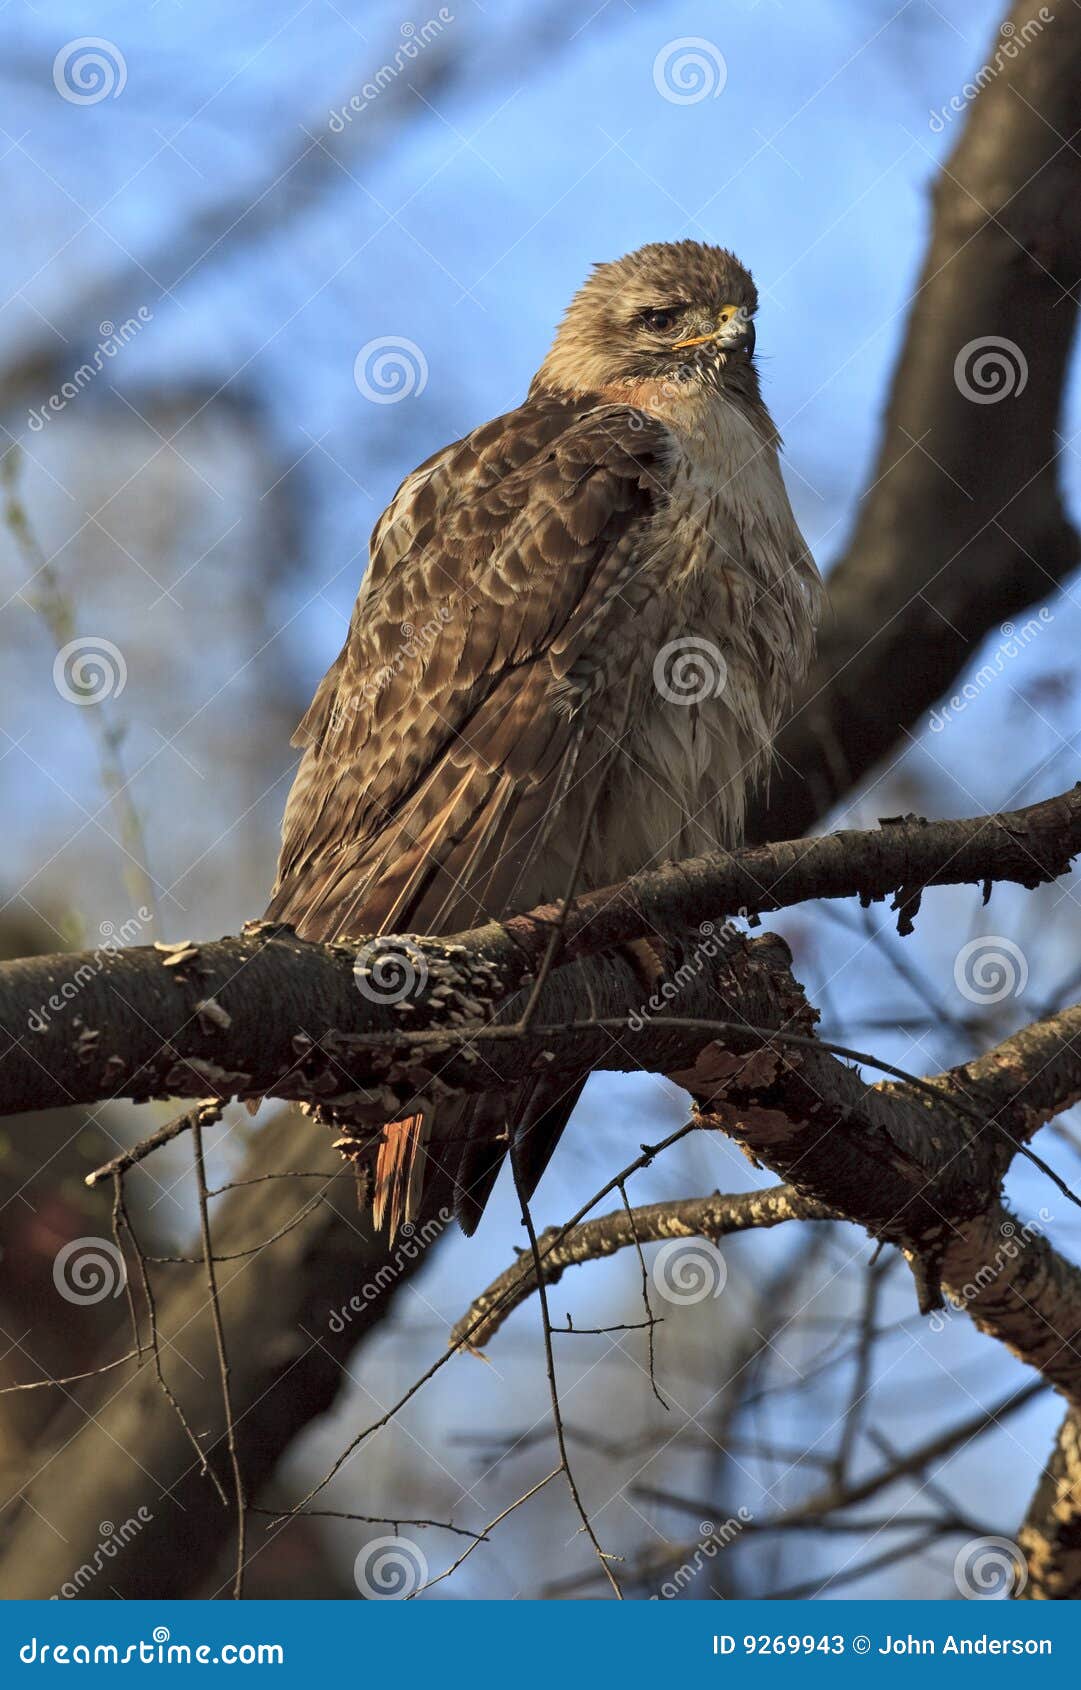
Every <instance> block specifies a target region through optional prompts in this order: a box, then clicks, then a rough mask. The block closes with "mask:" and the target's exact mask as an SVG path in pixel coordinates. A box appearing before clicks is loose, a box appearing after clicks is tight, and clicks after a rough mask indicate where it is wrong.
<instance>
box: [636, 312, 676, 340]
mask: <svg viewBox="0 0 1081 1690" xmlns="http://www.w3.org/2000/svg"><path fill="white" fill-rule="evenodd" d="M678 315H679V312H678V309H677V308H676V307H675V306H668V307H665V306H656V307H653V308H651V309H650V310H648V311H643V312H642V322H643V324H644V325H645V327H646V328H647V329H653V330H655V331H656V332H657V333H658V334H659V333H661V332H662V331H663V330H664V329H670V328H671V327H672V324H673V323H674V322H675V320H676V318H677V316H678Z"/></svg>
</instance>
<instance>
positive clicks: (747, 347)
mask: <svg viewBox="0 0 1081 1690" xmlns="http://www.w3.org/2000/svg"><path fill="white" fill-rule="evenodd" d="M711 341H719V342H720V344H721V346H722V347H723V348H725V349H726V350H727V349H728V348H732V349H733V350H738V349H742V350H743V351H745V352H746V353H747V355H748V357H749V356H750V354H751V353H752V352H753V351H754V324H753V323H752V321H751V319H750V316H749V315H748V312H747V307H746V306H745V305H724V306H722V307H721V309H720V311H718V313H717V327H716V328H715V329H713V330H712V331H711V333H709V334H697V335H692V336H691V338H690V339H689V340H676V341H673V342H672V351H673V352H679V351H681V350H682V349H683V348H684V347H685V346H705V345H707V344H708V343H709V342H711Z"/></svg>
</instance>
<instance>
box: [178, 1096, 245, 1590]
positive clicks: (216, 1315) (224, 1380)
mask: <svg viewBox="0 0 1081 1690" xmlns="http://www.w3.org/2000/svg"><path fill="white" fill-rule="evenodd" d="M191 1136H192V1145H193V1149H194V1154H195V1175H196V1182H197V1186H198V1196H199V1231H200V1234H201V1236H202V1240H203V1260H204V1262H205V1264H206V1282H207V1289H208V1291H209V1292H210V1314H211V1319H212V1320H213V1323H214V1342H215V1344H216V1346H217V1351H218V1370H219V1372H220V1375H221V1399H222V1407H223V1409H224V1410H225V1441H226V1444H227V1446H228V1450H229V1461H230V1465H231V1466H232V1469H233V1485H234V1493H235V1497H236V1574H235V1576H234V1579H233V1597H234V1599H235V1600H236V1601H239V1600H240V1598H241V1597H242V1596H243V1594H244V1550H245V1539H246V1520H247V1514H246V1503H245V1499H244V1480H243V1477H242V1475H241V1471H240V1455H239V1452H238V1449H237V1441H236V1424H235V1422H234V1420H233V1403H232V1393H231V1391H230V1389H229V1357H228V1353H227V1351H226V1348H225V1329H224V1326H223V1324H222V1318H221V1303H220V1301H219V1298H218V1280H217V1274H216V1273H215V1271H214V1250H213V1246H212V1244H211V1238H210V1209H209V1205H208V1202H207V1183H206V1162H205V1159H204V1156H203V1124H202V1121H201V1120H195V1121H193V1123H192V1132H191Z"/></svg>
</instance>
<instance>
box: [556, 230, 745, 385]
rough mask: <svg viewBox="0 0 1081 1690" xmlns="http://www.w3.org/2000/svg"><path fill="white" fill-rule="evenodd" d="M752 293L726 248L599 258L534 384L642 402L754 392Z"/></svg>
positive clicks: (681, 247)
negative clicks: (606, 260)
mask: <svg viewBox="0 0 1081 1690" xmlns="http://www.w3.org/2000/svg"><path fill="white" fill-rule="evenodd" d="M757 306H758V293H757V290H756V288H755V285H754V282H753V281H752V280H751V276H750V272H749V271H747V270H745V269H744V268H743V265H742V264H741V263H740V262H739V260H738V259H737V258H735V257H733V255H732V253H730V252H726V251H725V249H724V248H723V247H719V246H706V245H704V244H703V243H702V242H701V241H671V242H658V243H655V244H654V245H651V246H643V247H640V248H639V249H638V251H637V252H631V253H628V254H627V256H626V257H625V258H619V259H616V260H615V262H614V263H611V264H597V265H595V266H594V268H593V273H592V274H591V276H590V277H589V280H588V281H587V282H586V283H585V284H584V286H583V287H581V288H580V289H579V290H578V292H577V293H576V294H575V296H574V298H573V299H572V300H571V303H570V305H569V307H568V309H567V313H566V315H565V317H564V318H563V321H562V323H561V324H560V326H559V331H558V333H557V334H556V338H555V341H554V343H553V345H552V349H551V351H550V352H549V354H548V356H547V358H546V359H545V360H544V363H543V364H542V365H541V368H540V370H539V371H538V373H537V377H536V381H535V383H534V391H536V390H538V389H540V390H545V391H549V392H551V391H555V392H563V393H603V394H604V395H605V397H606V398H611V399H626V400H627V401H628V402H629V403H632V404H642V405H644V406H645V408H646V409H652V408H654V403H651V401H654V402H655V404H656V407H657V408H660V409H666V408H667V407H668V405H669V404H671V403H673V402H675V403H678V402H679V400H680V399H687V398H692V399H693V398H695V397H698V396H699V395H701V394H702V393H704V392H714V393H716V392H720V393H724V392H725V391H726V390H727V391H728V392H730V394H731V396H732V397H736V396H737V395H739V396H743V397H746V398H757V396H758V383H757V377H756V375H755V371H754V365H753V363H752V356H753V353H754V320H753V319H754V312H755V310H756V309H757Z"/></svg>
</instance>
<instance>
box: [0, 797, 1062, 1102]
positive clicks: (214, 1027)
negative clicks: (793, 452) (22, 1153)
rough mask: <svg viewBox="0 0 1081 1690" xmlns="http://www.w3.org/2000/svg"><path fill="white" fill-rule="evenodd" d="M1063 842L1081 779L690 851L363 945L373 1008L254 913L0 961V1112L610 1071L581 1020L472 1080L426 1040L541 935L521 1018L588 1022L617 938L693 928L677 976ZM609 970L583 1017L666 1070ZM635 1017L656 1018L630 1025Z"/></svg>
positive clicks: (491, 994) (473, 1017)
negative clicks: (750, 936)
mask: <svg viewBox="0 0 1081 1690" xmlns="http://www.w3.org/2000/svg"><path fill="white" fill-rule="evenodd" d="M1079 848H1081V787H1078V788H1075V789H1074V790H1072V791H1070V792H1067V793H1064V794H1062V795H1061V796H1060V797H1057V798H1053V799H1048V800H1047V801H1045V802H1044V803H1041V804H1035V805H1031V806H1029V807H1028V808H1026V809H1023V810H1017V811H1013V812H1009V813H1005V814H1003V815H999V816H987V817H975V818H967V819H964V820H959V821H941V822H922V821H920V820H918V819H915V820H908V821H904V822H898V823H895V824H891V825H889V826H885V827H882V828H879V829H871V830H867V831H864V832H855V831H850V832H845V833H840V834H833V835H830V834H827V835H825V836H824V837H822V838H820V839H810V840H793V841H788V842H783V843H780V844H775V845H769V846H761V847H758V848H748V849H746V850H740V851H733V852H729V853H725V854H724V855H719V856H716V857H708V858H706V857H703V858H697V859H692V860H691V861H689V862H685V863H678V864H673V865H671V866H669V867H666V868H662V869H658V870H655V871H653V872H651V873H648V874H641V875H637V876H635V877H634V878H633V879H631V880H628V881H626V882H624V883H623V884H622V885H621V886H619V887H607V888H605V889H604V890H602V891H599V892H593V893H589V894H586V895H584V896H583V897H582V898H580V899H579V900H577V902H576V904H575V907H574V908H573V910H571V911H570V912H569V913H568V914H567V915H566V917H565V919H563V920H561V912H560V911H559V910H558V909H556V908H555V907H554V906H552V907H549V908H543V909H540V910H535V911H533V912H531V913H530V914H528V915H522V916H515V917H512V918H510V919H509V920H508V921H507V922H505V923H503V924H500V923H497V922H490V923H488V924H487V925H486V926H484V927H480V928H475V929H474V930H473V931H472V932H470V933H464V934H460V935H458V936H456V937H455V938H452V939H438V940H437V939H431V938H425V937H422V936H412V937H410V938H408V939H402V938H398V939H394V938H387V939H384V940H380V941H377V942H375V948H372V947H371V946H365V947H364V955H365V958H366V959H367V962H369V963H371V964H372V965H373V966H376V967H378V965H379V960H380V958H383V959H384V960H386V961H387V962H388V963H389V964H391V965H399V966H400V970H401V975H400V978H401V981H402V982H403V983H404V985H405V986H406V988H407V989H406V990H405V991H404V992H403V993H402V994H401V996H400V999H399V1001H396V1002H387V1003H384V1002H378V1001H373V1000H375V999H376V998H378V997H380V996H381V995H383V996H386V995H388V994H384V993H382V991H381V987H380V985H379V983H378V981H376V983H375V985H374V986H371V987H370V988H369V989H368V991H367V992H365V990H364V989H358V980H357V977H356V976H355V974H354V965H355V963H356V961H357V955H358V948H357V946H355V945H354V946H341V945H339V946H319V945H312V944H309V943H307V942H305V941H303V940H300V939H298V938H296V936H295V935H294V934H293V933H291V932H290V930H289V929H287V928H279V927H270V926H263V925H259V924H256V925H255V926H254V927H253V928H251V929H250V930H248V931H246V932H245V933H244V934H242V935H240V936H239V937H235V938H228V939H222V940H217V941H215V942H213V943H209V944H194V943H192V944H188V945H186V946H184V947H182V948H172V949H167V950H161V949H158V948H157V947H155V946H133V947H131V948H130V949H128V950H124V951H117V952H113V953H110V954H103V953H101V952H95V953H88V954H86V955H83V956H75V957H73V956H67V955H61V956H53V957H41V958H32V959H29V960H26V961H20V962H11V963H6V964H4V965H3V966H2V967H0V1029H2V1030H3V1033H4V1036H5V1039H6V1046H7V1048H6V1050H5V1052H4V1056H3V1060H2V1062H0V1113H11V1112H14V1111H16V1110H21V1109H32V1108H39V1109H40V1108H47V1107H51V1106H54V1105H58V1104H63V1105H70V1104H72V1103H91V1102H97V1101H100V1100H102V1099H105V1098H116V1097H126V1098H133V1099H135V1100H136V1101H145V1100H146V1099H148V1098H152V1097H205V1096H208V1095H218V1096H221V1097H231V1096H242V1097H244V1096H250V1097H258V1096H263V1095H271V1096H278V1097H286V1098H295V1099H304V1100H308V1101H314V1102H316V1103H322V1104H324V1105H326V1106H331V1105H334V1106H337V1107H345V1106H346V1105H348V1106H349V1107H350V1109H351V1110H352V1111H353V1112H354V1113H360V1114H364V1115H368V1116H371V1117H372V1118H373V1119H379V1118H380V1117H382V1118H384V1119H385V1118H386V1115H385V1110H386V1109H387V1108H388V1107H389V1108H391V1109H393V1108H394V1107H396V1106H398V1105H399V1104H401V1103H403V1102H408V1101H409V1099H410V1098H411V1097H412V1095H413V1093H414V1091H415V1090H417V1089H423V1087H424V1086H425V1084H426V1083H428V1081H429V1080H430V1077H431V1069H432V1068H433V1067H434V1068H438V1070H439V1075H440V1080H441V1082H442V1083H443V1084H445V1085H451V1086H454V1087H457V1088H459V1089H464V1090H476V1089H488V1087H489V1086H490V1085H491V1083H492V1080H493V1073H492V1072H491V1071H490V1070H489V1067H488V1066H487V1064H491V1065H492V1066H493V1068H494V1070H495V1077H496V1078H498V1076H499V1075H500V1074H502V1075H503V1077H504V1079H505V1083H507V1084H510V1083H511V1082H512V1081H513V1079H515V1078H518V1077H520V1076H521V1074H522V1073H523V1072H527V1071H528V1069H529V1067H530V1066H531V1065H534V1064H538V1063H541V1062H548V1061H550V1060H551V1058H550V1057H549V1056H548V1055H547V1054H546V1053H547V1051H549V1050H551V1049H555V1050H556V1052H557V1055H558V1057H559V1059H560V1060H561V1061H562V1062H564V1063H565V1064H566V1066H568V1067H578V1068H581V1069H585V1068H588V1067H590V1066H596V1067H613V1066H614V1067H619V1066H620V1065H621V1063H620V1060H619V1059H618V1053H614V1052H613V1051H612V1050H611V1048H610V1047H611V1040H610V1039H608V1037H607V1036H606V1035H603V1034H600V1033H599V1032H598V1031H597V1030H596V1029H593V1030H592V1031H590V1030H588V1029H586V1030H582V1029H579V1030H577V1031H573V1030H570V1028H569V1025H568V1028H567V1030H565V1031H564V1032H563V1033H561V1034H559V1035H558V1036H557V1035H549V1034H547V1033H546V1034H545V1035H544V1036H543V1037H538V1036H537V1035H536V1034H534V1035H533V1037H532V1038H520V1039H517V1040H511V1039H509V1038H507V1039H502V1040H496V1039H495V1038H494V1037H491V1038H489V1040H488V1042H487V1043H486V1044H485V1051H484V1054H485V1066H484V1068H483V1071H482V1070H481V1068H480V1067H478V1065H477V1063H476V1059H475V1058H470V1057H469V1055H468V1052H465V1053H462V1052H459V1053H457V1054H454V1053H453V1052H452V1051H451V1050H450V1046H449V1045H448V1047H447V1049H442V1048H441V1047H440V1043H439V1041H438V1039H437V1037H436V1035H437V1034H438V1033H439V1032H440V1031H445V1032H446V1033H447V1035H448V1036H450V1035H451V1034H452V1033H453V1029H454V1026H455V1024H456V1023H457V1024H461V1022H463V1021H470V1022H473V1023H474V1024H477V1023H483V1022H486V1021H488V1020H489V1019H490V1018H491V1016H492V1015H493V1014H494V1013H496V1012H497V1011H498V1010H499V1009H500V1006H502V1014H503V1016H504V1017H507V1016H509V1015H510V1014H511V1013H512V1009H513V1004H512V1002H510V1001H509V1000H511V999H512V995H513V994H514V993H516V992H518V991H519V990H520V989H521V988H522V987H523V985H524V984H525V983H526V982H528V981H529V980H530V979H532V978H533V977H534V976H535V975H536V974H537V972H538V971H539V970H540V969H541V968H542V966H543V962H544V959H545V956H546V955H547V954H548V953H549V949H550V946H551V942H552V939H553V933H554V934H555V936H556V938H557V939H558V941H559V942H558V945H557V947H556V948H555V949H554V950H553V951H552V952H551V955H552V957H553V958H554V960H555V961H556V962H557V964H558V965H559V966H557V967H555V968H554V969H553V970H552V972H551V974H550V976H549V979H548V983H547V985H546V987H545V988H544V992H543V994H542V998H541V1000H540V1002H538V1004H537V1005H536V1013H535V1015H534V1017H533V1020H534V1025H535V1026H538V1027H541V1026H551V1025H558V1024H559V1023H560V1022H566V1023H568V1024H569V1023H571V1022H579V1023H580V1022H582V1021H584V1020H586V1019H588V1018H589V1009H588V999H587V997H586V996H585V985H584V979H583V978H581V977H578V976H576V975H575V972H574V966H573V965H574V964H576V963H578V962H581V961H583V960H585V959H589V958H596V957H597V955H598V953H600V952H602V951H610V950H612V949H613V948H614V947H618V946H620V945H624V944H626V943H627V942H628V941H631V940H635V939H640V938H646V937H650V936H652V935H654V934H656V933H658V932H666V933H669V934H672V935H673V936H675V934H676V933H677V931H678V929H679V928H681V927H683V928H686V927H687V925H688V924H689V923H691V922H694V923H697V924H698V931H697V933H685V934H684V935H683V950H684V952H685V955H684V956H683V957H682V958H680V957H676V958H675V959H674V967H675V969H677V970H678V969H679V968H680V967H682V966H683V965H684V964H685V963H686V964H687V966H689V967H691V968H694V967H695V966H696V965H697V962H698V961H700V960H701V953H702V952H704V951H708V949H709V948H710V946H711V944H712V945H713V946H714V947H715V948H717V949H718V950H723V949H724V948H725V947H726V945H727V940H726V937H725V934H724V933H723V932H720V933H718V932H717V930H716V927H715V923H717V922H719V921H721V920H723V918H724V917H726V916H728V915H731V914H734V913H736V912H737V911H740V910H742V911H743V912H744V913H745V914H748V915H754V914H757V913H759V912H760V911H766V910H776V909H779V908H783V907H788V906H791V905H793V904H796V903H799V902H802V901H803V900H805V899H807V898H814V897H847V896H851V895H853V894H854V893H860V894H862V895H863V896H865V897H867V898H874V897H884V896H886V895H888V894H889V893H890V892H891V891H892V892H895V893H896V894H897V898H896V904H897V906H898V907H899V909H900V916H901V922H902V925H906V924H910V923H911V920H912V917H913V915H914V913H915V911H916V910H917V909H918V905H919V895H920V892H921V891H922V889H923V888H924V887H925V886H928V885H945V884H958V883H964V882H969V881H976V882H981V881H984V882H991V881H993V880H996V879H1004V880H1010V881H1015V882H1018V883H1020V884H1021V885H1025V886H1035V885H1038V884H1040V883H1042V882H1044V881H1046V880H1049V879H1051V878H1052V877H1054V876H1056V875H1058V874H1061V873H1063V872H1064V871H1065V870H1066V869H1067V868H1068V866H1069V863H1070V860H1071V858H1072V856H1073V854H1074V853H1075V852H1076V851H1077V850H1078V849H1079ZM735 950H738V946H736V947H735V949H734V950H733V954H735ZM748 954H751V953H748ZM756 954H762V955H764V954H765V953H764V952H760V953H756ZM626 974H627V970H626V969H625V968H623V969H622V970H621V968H620V965H619V963H618V960H612V961H610V962H609V963H608V964H607V965H606V966H605V968H603V969H596V968H595V969H594V970H593V971H592V973H591V976H590V978H591V981H592V985H593V989H594V990H596V991H598V992H599V993H600V996H599V997H597V998H596V999H595V1000H594V1004H595V1008H594V1012H593V1013H594V1018H596V1016H597V1015H617V1016H618V1015H622V1016H623V1017H624V1018H627V1017H628V1016H631V1017H633V1016H634V1011H635V1010H636V1009H638V1010H640V1011H641V1016H640V1017H639V1018H640V1019H642V1020H643V1026H641V1027H635V1026H634V1025H629V1026H628V1028H627V1031H626V1034H625V1035H624V1037H623V1039H622V1041H621V1042H622V1044H623V1046H624V1054H625V1055H626V1056H627V1058H628V1062H629V1064H630V1065H634V1064H639V1065H641V1066H645V1067H650V1068H652V1069H654V1071H663V1069H664V1067H665V1066H666V1064H667V1065H670V1063H671V1060H674V1059H676V1058H677V1057H678V1055H679V1050H677V1048H676V1045H677V1043H678V1035H676V1034H674V1033H672V1034H670V1035H667V1036H666V1037H665V1038H660V1037H659V1036H658V1033H657V1028H656V1025H655V1021H654V1018H653V1017H652V1016H651V1014H650V1011H649V1007H648V1005H642V1004H641V996H642V993H641V988H638V989H637V992H634V991H632V987H631V986H629V985H628V983H627V979H626V978H625V976H626ZM729 985H730V986H731V989H732V990H734V992H735V998H734V1000H733V1002H732V1003H731V1004H730V1008H733V1009H734V1008H735V1007H737V1006H738V1008H739V1010H740V1013H741V1014H743V1015H744V1018H745V1019H747V1020H750V1021H751V1022H752V1023H754V1024H757V1025H761V1024H768V1025H775V1024H776V1022H775V1019H773V1018H771V1013H770V1007H769V1004H768V1001H764V1000H763V999H762V996H761V991H760V989H759V984H758V983H756V982H752V981H751V979H750V977H749V976H747V975H745V974H739V975H738V977H736V978H734V979H733V980H732V981H731V982H729ZM360 986H361V988H363V986H364V980H363V979H362V980H361V982H360ZM628 993H630V994H631V995H630V996H629V997H628ZM745 993H749V996H746V998H744V994H745ZM389 996H390V997H397V996H398V994H397V993H396V992H391V993H390V994H389ZM53 1005H56V1007H55V1008H54V1007H53ZM518 1007H519V1008H520V1004H519V1005H518ZM722 1018H724V1017H722ZM733 1018H734V1017H733ZM651 1021H654V1024H653V1025H652V1030H651V1029H650V1027H649V1026H647V1025H645V1023H647V1022H651ZM424 1029H430V1030H432V1032H433V1042H432V1043H431V1044H430V1045H429V1046H428V1047H426V1049H425V1059H426V1060H425V1062H424V1063H419V1062H418V1061H417V1060H416V1059H415V1056H416V1049H415V1046H414V1047H413V1049H412V1052H411V1051H410V1048H409V1047H408V1045H407V1043H406V1037H407V1035H412V1034H414V1033H416V1032H418V1031H422V1030H424ZM553 1040H554V1041H555V1042H554V1043H553ZM365 1041H368V1042H367V1043H366V1042H365ZM443 1042H444V1043H445V1042H446V1041H443ZM451 1042H453V1041H451ZM681 1048H682V1050H683V1053H684V1055H687V1054H690V1055H692V1056H693V1053H694V1041H693V1039H692V1040H690V1041H688V1040H687V1038H686V1037H684V1038H683V1040H682V1046H681ZM623 1065H627V1064H623Z"/></svg>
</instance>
